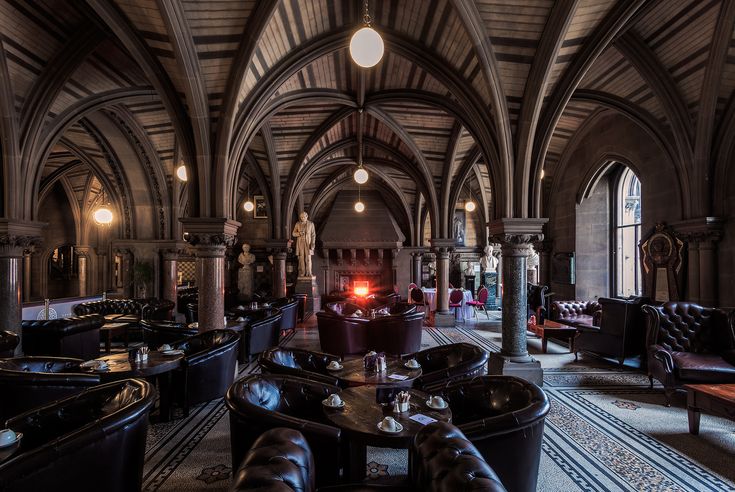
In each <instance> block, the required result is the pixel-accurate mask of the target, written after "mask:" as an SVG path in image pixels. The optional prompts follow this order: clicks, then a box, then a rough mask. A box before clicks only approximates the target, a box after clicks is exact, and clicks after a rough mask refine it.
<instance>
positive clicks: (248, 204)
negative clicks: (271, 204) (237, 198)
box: [242, 199, 255, 212]
mask: <svg viewBox="0 0 735 492" xmlns="http://www.w3.org/2000/svg"><path fill="white" fill-rule="evenodd" d="M242 208H244V209H245V211H246V212H252V211H253V210H255V204H254V203H253V202H252V201H251V200H250V199H248V200H247V201H246V202H245V203H243V204H242Z"/></svg>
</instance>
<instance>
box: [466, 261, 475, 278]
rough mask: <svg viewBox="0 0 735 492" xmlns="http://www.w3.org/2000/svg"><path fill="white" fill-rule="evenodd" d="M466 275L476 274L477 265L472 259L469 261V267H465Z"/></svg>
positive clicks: (472, 275)
mask: <svg viewBox="0 0 735 492" xmlns="http://www.w3.org/2000/svg"><path fill="white" fill-rule="evenodd" d="M464 276H465V277H474V276H475V265H473V264H472V262H471V261H468V262H467V267H466V268H465V269H464Z"/></svg>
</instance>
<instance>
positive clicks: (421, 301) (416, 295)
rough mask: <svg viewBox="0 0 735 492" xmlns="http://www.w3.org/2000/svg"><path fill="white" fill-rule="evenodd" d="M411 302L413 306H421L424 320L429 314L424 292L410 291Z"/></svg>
mask: <svg viewBox="0 0 735 492" xmlns="http://www.w3.org/2000/svg"><path fill="white" fill-rule="evenodd" d="M411 300H412V301H413V305H414V306H417V309H418V306H423V310H424V319H426V317H427V316H428V314H429V304H428V303H427V302H426V298H425V297H424V291H423V290H421V289H418V288H416V289H411Z"/></svg>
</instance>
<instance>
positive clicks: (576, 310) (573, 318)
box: [551, 301, 602, 327]
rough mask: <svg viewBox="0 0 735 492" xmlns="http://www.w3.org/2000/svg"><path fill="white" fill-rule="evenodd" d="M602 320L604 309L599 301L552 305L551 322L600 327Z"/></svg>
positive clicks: (559, 302) (554, 303)
mask: <svg viewBox="0 0 735 492" xmlns="http://www.w3.org/2000/svg"><path fill="white" fill-rule="evenodd" d="M601 319H602V307H601V306H600V303H599V302H597V301H554V302H552V303H551V320H552V321H556V322H558V323H562V324H564V325H569V326H575V327H580V326H582V327H585V326H600V320H601Z"/></svg>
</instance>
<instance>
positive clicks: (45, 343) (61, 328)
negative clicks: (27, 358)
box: [21, 314, 105, 360]
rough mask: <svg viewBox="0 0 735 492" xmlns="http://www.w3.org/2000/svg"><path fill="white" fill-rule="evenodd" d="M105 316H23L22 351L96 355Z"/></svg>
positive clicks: (84, 356) (91, 357)
mask: <svg viewBox="0 0 735 492" xmlns="http://www.w3.org/2000/svg"><path fill="white" fill-rule="evenodd" d="M104 323H105V318H104V317H102V316H101V315H99V314H89V315H84V316H72V317H70V318H59V319H49V320H24V321H22V322H21V330H23V353H24V354H25V355H45V356H51V357H74V358H77V359H82V360H89V359H96V358H97V357H99V356H100V328H101V327H102V325H103V324H104Z"/></svg>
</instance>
